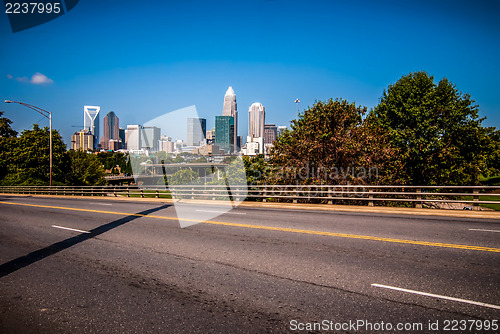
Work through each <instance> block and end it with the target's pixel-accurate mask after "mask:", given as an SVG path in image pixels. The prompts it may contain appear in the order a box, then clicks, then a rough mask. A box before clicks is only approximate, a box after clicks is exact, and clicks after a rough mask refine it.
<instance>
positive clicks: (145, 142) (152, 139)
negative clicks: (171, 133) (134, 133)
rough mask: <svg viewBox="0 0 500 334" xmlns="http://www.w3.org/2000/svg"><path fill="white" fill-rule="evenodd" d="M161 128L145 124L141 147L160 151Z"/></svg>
mask: <svg viewBox="0 0 500 334" xmlns="http://www.w3.org/2000/svg"><path fill="white" fill-rule="evenodd" d="M160 136H161V129H160V128H157V127H156V126H145V127H143V128H142V131H141V145H140V146H141V149H145V150H152V151H158V149H159V148H160Z"/></svg>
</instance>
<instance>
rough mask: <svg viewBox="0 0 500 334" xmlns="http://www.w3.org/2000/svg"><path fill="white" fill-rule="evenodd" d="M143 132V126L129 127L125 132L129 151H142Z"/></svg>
mask: <svg viewBox="0 0 500 334" xmlns="http://www.w3.org/2000/svg"><path fill="white" fill-rule="evenodd" d="M141 130H142V126H140V125H127V130H125V143H126V145H127V150H129V151H135V150H140V149H141Z"/></svg>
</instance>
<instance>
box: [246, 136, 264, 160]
mask: <svg viewBox="0 0 500 334" xmlns="http://www.w3.org/2000/svg"><path fill="white" fill-rule="evenodd" d="M241 153H242V154H243V155H249V156H254V155H258V154H264V137H251V136H248V137H247V142H246V144H245V145H244V147H243V148H242V149H241Z"/></svg>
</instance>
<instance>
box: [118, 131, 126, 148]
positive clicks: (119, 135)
mask: <svg viewBox="0 0 500 334" xmlns="http://www.w3.org/2000/svg"><path fill="white" fill-rule="evenodd" d="M118 137H120V140H121V141H122V147H123V148H126V147H125V129H123V128H119V129H118Z"/></svg>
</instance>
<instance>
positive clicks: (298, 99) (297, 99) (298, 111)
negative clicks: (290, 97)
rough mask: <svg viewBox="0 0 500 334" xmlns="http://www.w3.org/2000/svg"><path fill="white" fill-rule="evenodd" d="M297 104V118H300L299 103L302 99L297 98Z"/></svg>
mask: <svg viewBox="0 0 500 334" xmlns="http://www.w3.org/2000/svg"><path fill="white" fill-rule="evenodd" d="M294 102H295V104H296V105H297V120H298V119H299V103H300V100H299V99H295V101H294Z"/></svg>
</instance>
